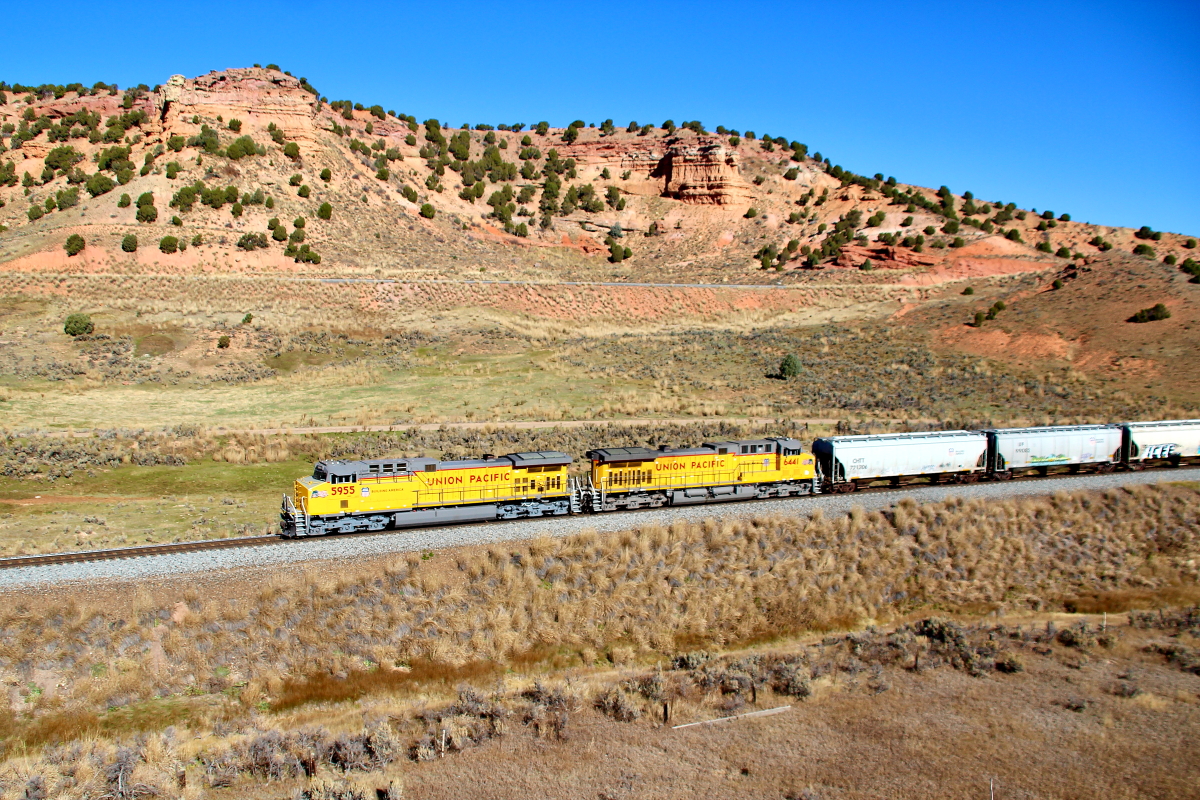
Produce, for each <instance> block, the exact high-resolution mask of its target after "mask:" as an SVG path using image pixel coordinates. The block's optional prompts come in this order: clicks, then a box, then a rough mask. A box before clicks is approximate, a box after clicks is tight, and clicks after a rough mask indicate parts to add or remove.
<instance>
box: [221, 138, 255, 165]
mask: <svg viewBox="0 0 1200 800" xmlns="http://www.w3.org/2000/svg"><path fill="white" fill-rule="evenodd" d="M258 154H259V149H258V145H256V144H255V143H254V140H253V139H251V138H250V137H249V136H239V137H238V138H237V139H234V140H233V141H232V142H231V143H230V144H229V147H227V148H225V156H226V157H227V158H229V159H230V160H232V161H237V160H238V159H241V158H245V157H246V156H254V155H258Z"/></svg>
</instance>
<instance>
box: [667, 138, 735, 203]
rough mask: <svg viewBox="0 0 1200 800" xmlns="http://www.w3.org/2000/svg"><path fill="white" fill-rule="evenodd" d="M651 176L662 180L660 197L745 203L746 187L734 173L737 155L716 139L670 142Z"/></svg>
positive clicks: (686, 200)
mask: <svg viewBox="0 0 1200 800" xmlns="http://www.w3.org/2000/svg"><path fill="white" fill-rule="evenodd" d="M652 175H653V176H654V177H657V178H661V179H662V180H663V191H662V194H663V196H664V197H671V198H674V199H676V200H680V201H682V202H684V203H696V204H715V205H733V204H738V203H749V202H750V198H751V190H750V186H749V185H748V184H747V183H746V181H744V180H743V179H742V176H741V174H740V173H739V172H738V167H737V156H736V154H735V153H734V152H733V151H732V150H730V149H728V148H727V147H726V146H725V144H724V143H723V142H722V141H721V140H720V139H716V138H712V137H705V136H699V137H696V138H695V139H691V138H688V139H671V140H668V142H667V151H666V153H665V154H664V155H663V157H662V159H661V160H660V161H659V162H658V165H657V166H656V167H655V169H654V171H653V173H652Z"/></svg>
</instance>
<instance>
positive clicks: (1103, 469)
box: [1096, 464, 1114, 475]
mask: <svg viewBox="0 0 1200 800" xmlns="http://www.w3.org/2000/svg"><path fill="white" fill-rule="evenodd" d="M1113 469H1114V465H1113V464H1101V465H1100V466H1098V467H1096V472H1098V473H1100V474H1101V475H1104V474H1107V473H1109V472H1112V471H1113Z"/></svg>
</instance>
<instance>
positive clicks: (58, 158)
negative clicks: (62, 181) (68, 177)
mask: <svg viewBox="0 0 1200 800" xmlns="http://www.w3.org/2000/svg"><path fill="white" fill-rule="evenodd" d="M80 161H83V153H80V152H79V151H78V150H76V149H75V148H74V147H71V145H69V144H68V145H63V146H62V147H56V148H54V149H53V150H51V151H50V152H49V153H47V154H46V160H45V163H46V166H47V167H49V168H50V169H52V170H57V171H59V172H66V171H67V170H68V169H70V168H71V167H73V166H75V165H76V164H78V163H79V162H80Z"/></svg>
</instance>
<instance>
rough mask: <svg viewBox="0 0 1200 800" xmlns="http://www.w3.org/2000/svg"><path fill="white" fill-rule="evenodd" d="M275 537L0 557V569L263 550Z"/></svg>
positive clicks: (279, 539) (250, 537) (275, 542)
mask: <svg viewBox="0 0 1200 800" xmlns="http://www.w3.org/2000/svg"><path fill="white" fill-rule="evenodd" d="M283 541H284V540H283V539H281V538H279V537H278V536H245V537H239V538H236V539H209V540H207V541H203V542H176V543H174V544H147V545H140V546H138V547H118V548H115V549H112V550H79V551H76V552H73V553H47V554H46V555H39V556H15V557H12V558H0V569H14V568H16V567H45V566H49V565H50V564H73V563H79V562H85V561H112V560H116V559H122V558H142V557H143V556H162V555H169V554H171V553H188V552H194V551H196V550H228V549H230V548H234V547H262V546H264V545H272V544H282V543H283Z"/></svg>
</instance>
